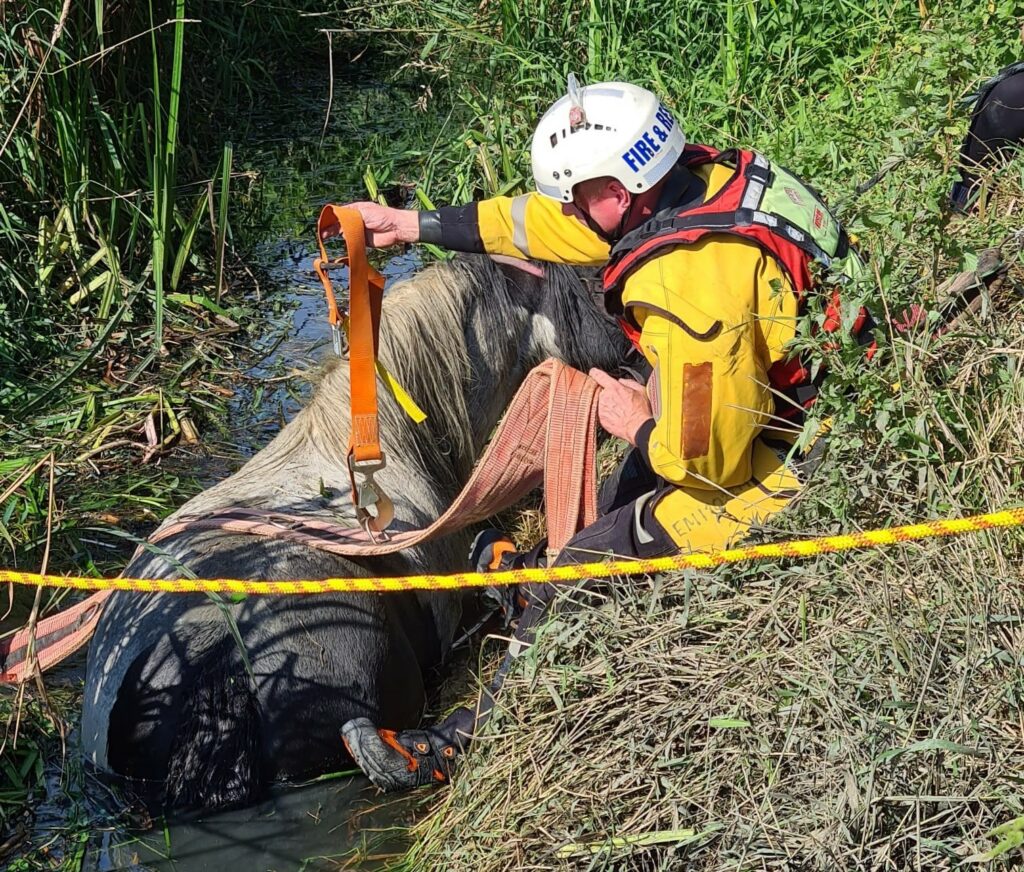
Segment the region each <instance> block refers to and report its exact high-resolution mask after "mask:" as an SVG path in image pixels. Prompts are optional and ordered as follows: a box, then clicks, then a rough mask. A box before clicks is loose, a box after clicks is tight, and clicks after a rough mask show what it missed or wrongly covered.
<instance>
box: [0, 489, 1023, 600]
mask: <svg viewBox="0 0 1024 872" xmlns="http://www.w3.org/2000/svg"><path fill="white" fill-rule="evenodd" d="M1020 526H1024V508H1019V509H1005V510H1003V511H999V512H992V513H990V514H986V515H973V516H971V517H967V518H955V519H950V520H943V521H929V522H927V523H921V524H910V525H908V526H905V527H891V528H888V529H880V530H868V531H867V532H864V533H848V534H846V535H841V536H822V537H820V538H818V539H796V540H793V541H789V542H778V543H774V544H768V545H748V546H746V547H744V548H727V549H724V550H721V551H706V552H701V553H694V554H675V555H673V556H671V557H657V558H654V559H651V560H608V561H606V562H603V563H580V564H575V565H573V566H556V567H551V568H546V569H511V570H505V571H502V572H456V573H453V574H451V575H408V576H404V577H402V578H323V579H315V580H305V581H253V580H243V579H237V578H198V579H195V578H176V579H159V578H82V577H77V576H66V577H65V576H58V575H39V574H38V573H34V572H17V571H15V570H12V569H0V583H2V582H14V583H15V584H27V585H34V586H36V587H74V588H78V589H80V590H108V589H110V590H135V591H143V592H151V593H152V592H162V593H244V594H295V593H327V592H339V591H343V592H360V593H388V592H391V591H399V590H457V589H459V588H467V587H488V586H490V585H508V584H523V583H536V582H548V581H556V582H567V581H579V580H581V579H585V578H608V577H609V576H613V575H649V574H653V573H658V572H671V571H672V570H678V569H711V568H713V567H716V566H723V565H725V564H728V563H748V562H749V563H752V562H758V561H760V562H765V561H772V560H779V559H783V558H796V559H798V558H803V557H813V556H815V555H817V554H834V553H837V552H841V551H853V550H856V549H867V548H882V547H885V546H888V545H898V544H900V543H902V542H914V541H918V540H920V539H931V538H936V537H939V536H959V535H962V534H963V533H974V532H978V531H981V530H993V529H998V528H1006V527H1020Z"/></svg>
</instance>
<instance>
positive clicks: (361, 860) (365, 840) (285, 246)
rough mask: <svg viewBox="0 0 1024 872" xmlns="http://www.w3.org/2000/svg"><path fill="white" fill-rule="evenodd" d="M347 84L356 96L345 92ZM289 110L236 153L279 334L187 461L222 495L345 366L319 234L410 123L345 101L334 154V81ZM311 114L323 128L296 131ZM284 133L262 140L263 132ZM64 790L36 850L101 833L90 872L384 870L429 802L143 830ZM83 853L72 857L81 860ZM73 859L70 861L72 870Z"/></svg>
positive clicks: (356, 802) (337, 805) (327, 790)
mask: <svg viewBox="0 0 1024 872" xmlns="http://www.w3.org/2000/svg"><path fill="white" fill-rule="evenodd" d="M342 84H343V85H344V83H342ZM285 90H286V94H287V98H286V101H285V102H284V103H278V104H274V105H269V104H268V105H266V106H265V107H264V111H265V112H266V114H267V119H268V120H267V123H266V124H264V123H262V122H261V121H260V119H250V121H252V122H253V123H252V124H251V127H250V130H256V131H257V133H256V134H255V135H250V136H249V138H248V139H245V140H243V141H240V142H239V141H236V144H235V155H236V167H238V168H240V169H245V170H251V171H253V172H254V173H256V174H258V178H257V180H256V181H255V182H254V183H252V184H250V186H249V187H248V189H246V190H242V191H240V192H239V195H238V196H239V197H240V199H242V200H243V201H244V202H243V208H247V209H248V210H249V211H250V212H251V213H252V214H257V215H260V216H261V219H259V221H261V222H262V223H257V224H256V226H250V227H248V228H246V229H245V230H244V232H245V233H247V234H250V238H251V235H252V234H255V236H256V237H257V238H258V239H259V241H258V242H257V244H255V246H254V250H255V260H256V262H257V264H258V266H259V269H258V270H256V271H255V272H256V274H257V275H258V277H259V278H260V289H259V291H258V294H259V300H260V306H261V307H262V308H264V309H265V310H266V314H267V328H266V331H265V332H264V333H262V335H261V336H260V337H259V338H258V340H257V341H256V342H255V343H254V346H253V347H252V349H251V350H250V351H249V352H247V353H246V354H245V355H244V363H243V364H242V366H241V367H240V369H241V371H240V373H239V378H238V379H237V381H236V384H235V387H234V396H233V397H232V399H231V401H230V412H229V415H228V416H227V420H225V421H224V422H222V423H221V426H220V429H219V430H216V431H212V432H209V433H204V438H203V444H202V445H201V446H200V447H199V448H197V449H195V450H194V452H193V451H188V450H183V452H182V453H181V454H180V456H179V457H178V459H177V462H178V463H180V464H182V467H183V468H188V469H189V470H190V471H191V472H193V473H195V474H197V475H198V477H199V479H200V481H201V482H202V483H203V484H204V485H209V484H212V483H213V482H215V481H218V480H220V479H222V478H224V477H225V476H226V475H229V474H230V473H231V472H232V471H233V470H235V469H237V468H238V467H239V466H240V465H241V464H242V463H243V462H244V461H245V460H246V459H247V458H248V457H250V456H251V455H252V454H253V453H255V452H256V451H258V450H259V449H260V448H261V447H262V446H263V445H265V444H266V443H267V442H268V441H270V439H271V438H272V437H273V436H274V435H275V434H276V433H277V432H278V431H279V430H280V428H281V426H283V424H284V423H286V422H287V421H288V420H290V419H291V418H292V417H294V415H295V414H296V413H297V411H298V410H299V409H300V408H301V407H302V405H303V403H304V401H305V400H306V399H307V398H308V396H309V393H310V391H311V387H310V382H309V380H308V378H307V376H308V374H309V373H311V372H313V371H314V370H315V368H316V367H317V366H318V365H320V364H321V363H322V362H323V360H325V359H326V357H328V356H329V355H330V354H332V353H333V352H332V349H331V340H330V331H329V329H328V326H327V324H326V320H325V315H326V307H325V304H324V300H323V291H322V289H321V287H320V284H319V281H318V280H317V279H316V276H315V274H314V273H313V272H312V268H311V263H312V259H313V257H314V254H315V248H316V244H315V237H314V233H313V227H314V222H315V220H316V216H317V214H318V212H319V209H320V207H321V206H322V205H323V203H324V202H327V201H333V202H345V201H346V200H351V199H355V198H360V197H364V196H365V191H364V189H363V186H362V181H361V179H362V172H363V168H364V164H363V163H362V162H361V160H360V155H361V143H362V142H363V141H365V137H367V136H369V135H374V134H377V133H380V132H381V131H382V130H383V131H385V132H386V129H387V128H388V126H389V125H396V124H398V123H400V122H399V121H397V120H396V119H395V118H393V117H391V116H389V115H388V114H387V113H386V112H382V111H381V107H382V106H383V107H386V106H389V105H390V102H389V101H390V98H389V95H388V94H387V93H386V92H384V91H382V90H381V89H380V88H378V87H375V86H373V85H367V84H365V83H363V84H360V85H358V86H357V85H355V84H352V83H350V84H348V85H344V87H342V88H340V89H339V87H338V84H337V83H336V95H337V93H338V91H339V90H340V91H341V92H342V93H345V92H346V91H347V92H348V93H349V94H350V95H351V94H353V93H354V94H356V95H357V96H358V99H354V100H349V101H347V102H345V103H343V102H336V104H335V106H336V108H335V111H334V112H333V113H332V117H331V122H330V124H329V126H328V129H327V134H326V136H325V137H324V140H323V143H322V144H321V142H320V126H321V124H322V120H323V117H324V116H323V113H324V106H325V103H326V101H325V99H324V98H325V96H326V94H325V91H326V81H322V82H321V81H315V80H314V81H309V80H305V81H303V82H301V83H298V84H295V85H294V87H290V88H287V89H285ZM298 108H301V109H302V113H303V115H304V116H305V117H314V118H315V119H316V123H315V124H314V123H308V124H300V125H296V124H289V123H287V122H284V123H282V121H281V119H288V118H293V117H295V116H297V115H298V114H299V113H298V111H297V110H298ZM262 130H269V131H272V132H271V133H267V134H262V135H261V133H260V131H262ZM419 264H420V259H419V255H418V253H417V252H416V251H411V252H408V253H403V254H398V255H396V256H394V257H391V258H389V259H387V260H386V261H385V262H383V263H382V264H380V266H381V268H382V271H383V272H384V274H385V276H386V277H387V278H388V280H389V283H391V282H393V281H394V280H395V279H396V278H400V277H402V276H404V275H407V274H409V273H410V272H412V271H413V270H415V269H416V268H417V266H419ZM83 674H84V670H83V669H82V667H81V666H80V665H79V666H77V667H71V668H70V669H68V670H66V671H65V672H64V673H63V674H58V675H57V676H55V679H56V680H58V681H65V682H66V681H72V682H73V681H76V680H78V681H80V680H81V678H82V676H83ZM67 776H68V772H67V770H66V771H65V778H64V779H56V778H55V779H54V783H53V790H52V791H51V792H50V796H49V797H48V800H47V801H46V802H45V803H44V804H43V805H42V806H41V807H40V808H38V809H37V818H36V832H35V834H34V836H35V838H34V839H33V841H35V842H36V844H41V843H44V842H46V841H47V840H48V839H49V837H50V836H51V835H53V834H55V833H57V832H58V831H60V830H63V829H65V828H66V827H68V826H69V825H71V826H75V825H76V824H77V826H81V821H82V820H83V818H87V819H88V820H89V821H90V824H89V827H88V829H89V830H90V835H89V839H88V843H87V848H86V850H85V852H84V856H82V857H81V861H82V868H86V869H91V870H101V872H106V870H114V869H138V870H144V869H153V870H180V872H207V870H210V872H225V870H232V872H234V870H238V872H242V870H246V872H248V870H280V872H285V870H292V869H320V868H325V869H327V868H330V869H333V868H338V867H339V865H343V866H344V868H352V869H378V868H382V866H383V865H384V864H386V862H387V860H388V859H389V858H393V857H394V856H396V855H398V854H400V853H401V834H402V831H403V830H404V828H405V827H407V826H408V825H409V824H410V823H411V822H412V820H413V819H414V818H415V816H416V814H417V810H418V809H419V808H421V807H422V806H423V805H424V803H425V802H426V801H427V799H428V797H426V796H424V795H423V792H419V793H418V794H416V795H410V796H405V797H401V798H399V799H398V800H385V798H384V797H382V796H380V795H379V794H378V793H377V791H376V790H375V789H373V788H372V786H371V785H369V783H368V782H367V781H366V780H365V779H364V778H362V777H360V776H352V775H344V776H341V777H337V778H334V779H332V780H329V781H323V782H320V783H318V784H314V785H310V786H306V787H297V788H285V787H281V788H279V789H276V790H275V791H274V793H273V795H272V796H271V797H270V798H268V799H267V800H266V801H264V802H263V803H261V804H259V805H257V806H254V807H251V808H248V809H241V810H235V811H230V812H226V813H222V814H214V815H203V816H200V817H196V818H193V819H190V820H184V819H182V820H171V821H163V820H155V821H153V822H152V825H151V826H147V827H145V828H142V829H138V830H131V829H129V828H126V827H125V825H124V818H123V817H122V816H119V814H118V813H117V811H116V810H115V811H113V812H110V811H106V810H105V809H109V808H114V809H117V808H118V799H117V798H116V796H112V795H111V794H109V793H108V791H107V790H106V789H105V788H102V787H100V786H99V785H98V784H97V783H96V782H95V781H94V779H93V778H92V777H91V776H89V774H88V773H84V772H81V771H77V772H72V773H71V775H70V783H71V785H72V787H71V789H70V790H69V789H68V781H69V779H68V777H67ZM70 853H73V852H70ZM67 856H69V854H66V855H65V857H67Z"/></svg>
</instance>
